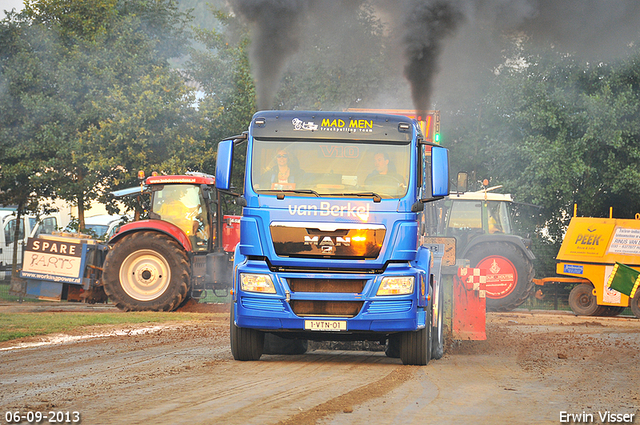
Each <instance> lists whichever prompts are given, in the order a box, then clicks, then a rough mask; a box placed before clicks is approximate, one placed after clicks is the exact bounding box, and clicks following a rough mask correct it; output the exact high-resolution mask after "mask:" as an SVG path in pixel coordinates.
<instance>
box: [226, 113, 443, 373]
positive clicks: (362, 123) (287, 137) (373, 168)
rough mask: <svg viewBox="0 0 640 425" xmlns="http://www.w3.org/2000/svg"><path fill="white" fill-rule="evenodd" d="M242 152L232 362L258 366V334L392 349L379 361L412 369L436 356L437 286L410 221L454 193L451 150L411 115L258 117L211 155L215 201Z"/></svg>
mask: <svg viewBox="0 0 640 425" xmlns="http://www.w3.org/2000/svg"><path fill="white" fill-rule="evenodd" d="M244 143H246V146H242V144H244ZM240 149H242V150H243V151H244V149H246V164H245V176H244V187H243V190H242V195H240V198H239V200H238V202H239V203H240V204H241V205H242V207H243V208H242V217H241V220H240V243H239V244H238V245H237V247H236V251H235V254H234V265H233V268H234V275H233V289H232V294H233V301H232V305H231V313H230V327H231V337H230V340H231V351H232V353H233V356H234V358H235V359H236V360H258V359H259V358H260V357H261V356H262V354H263V352H264V347H265V335H267V337H272V336H274V335H275V336H277V337H278V338H281V339H284V340H298V341H301V340H302V341H306V340H315V341H380V342H381V343H384V342H385V341H387V354H388V355H390V356H392V357H400V358H401V360H402V362H403V363H404V364H409V365H426V364H427V363H428V362H429V360H430V359H431V358H432V355H433V356H434V357H436V358H438V357H440V356H441V355H442V349H443V348H442V346H443V340H442V339H443V338H442V302H441V297H442V289H441V285H440V283H439V279H437V278H436V277H435V276H434V275H433V273H432V270H431V263H432V255H431V252H430V251H429V249H427V248H426V247H424V246H420V245H419V236H420V235H419V219H420V217H419V216H420V214H421V212H422V211H423V210H424V203H426V202H429V201H433V200H436V199H440V198H442V197H444V196H446V195H448V194H449V159H448V151H447V149H445V148H443V147H441V146H438V145H437V144H435V143H433V141H432V140H430V138H428V137H425V136H424V135H423V134H422V133H421V131H420V127H419V125H418V123H417V122H416V121H414V120H412V119H410V118H408V117H403V116H397V115H385V114H375V113H355V112H310V111H262V112H258V113H256V114H255V115H254V116H253V118H252V120H251V123H250V125H249V130H248V132H245V133H243V134H242V135H240V136H234V137H233V138H230V139H227V140H223V141H222V142H220V144H219V147H218V158H217V164H216V187H217V188H218V189H219V190H221V191H223V193H224V191H228V192H231V191H232V190H233V189H234V188H232V186H231V176H232V164H233V157H234V151H235V152H236V153H237V151H239V150H240Z"/></svg>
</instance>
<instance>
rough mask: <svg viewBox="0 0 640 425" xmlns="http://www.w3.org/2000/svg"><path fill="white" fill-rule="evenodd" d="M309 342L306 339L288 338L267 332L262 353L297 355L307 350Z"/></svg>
mask: <svg viewBox="0 0 640 425" xmlns="http://www.w3.org/2000/svg"><path fill="white" fill-rule="evenodd" d="M308 347H309V343H308V341H307V340H306V339H287V338H282V337H280V336H278V335H274V334H271V333H267V334H265V336H264V348H263V349H262V354H285V355H296V354H304V353H306V352H307V349H308Z"/></svg>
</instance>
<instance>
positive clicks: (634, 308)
mask: <svg viewBox="0 0 640 425" xmlns="http://www.w3.org/2000/svg"><path fill="white" fill-rule="evenodd" d="M629 307H630V308H631V312H632V313H633V315H634V316H636V317H637V318H638V319H640V291H636V294H635V295H634V296H633V298H631V300H630V302H629Z"/></svg>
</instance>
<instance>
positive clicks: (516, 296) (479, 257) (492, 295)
mask: <svg viewBox="0 0 640 425" xmlns="http://www.w3.org/2000/svg"><path fill="white" fill-rule="evenodd" d="M467 258H468V259H469V262H470V263H471V267H476V268H482V269H485V270H486V271H487V283H486V294H487V311H511V310H513V309H514V308H516V307H518V306H519V305H521V304H522V303H524V302H525V301H526V300H527V298H529V295H531V294H532V293H533V292H534V289H535V287H534V286H535V285H534V283H533V277H534V270H533V263H532V262H531V260H529V258H527V256H526V255H525V254H524V252H522V250H521V249H520V248H518V247H517V246H516V245H513V244H511V243H506V242H491V243H484V244H479V245H476V246H474V247H473V248H472V249H471V251H470V252H469V253H468V255H467Z"/></svg>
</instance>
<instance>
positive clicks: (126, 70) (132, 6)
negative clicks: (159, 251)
mask: <svg viewBox="0 0 640 425" xmlns="http://www.w3.org/2000/svg"><path fill="white" fill-rule="evenodd" d="M190 19H191V18H190V15H189V14H188V13H183V12H179V11H178V9H177V6H176V4H175V3H174V2H173V1H172V0H160V1H148V0H134V1H129V0H127V1H125V0H81V1H75V0H74V1H69V0H32V1H29V2H27V5H26V7H25V11H24V12H23V13H22V14H20V15H18V16H17V17H15V18H13V19H11V18H7V19H5V20H4V21H2V28H1V29H0V31H2V33H3V34H6V35H7V37H6V38H5V37H3V42H2V45H1V46H0V49H2V50H1V51H2V53H3V54H2V58H3V59H4V60H3V63H2V73H1V75H2V80H0V81H2V84H3V86H4V87H7V88H8V89H9V90H2V91H0V96H2V97H0V102H1V103H2V105H0V108H2V109H3V110H8V111H15V112H12V113H8V114H6V115H3V117H2V118H0V119H2V120H3V122H2V124H3V125H0V128H2V129H3V133H2V134H1V136H2V142H1V143H3V145H4V146H7V148H6V149H4V150H3V152H2V153H3V156H2V160H3V169H2V171H3V176H7V178H8V179H13V180H15V179H16V176H19V175H22V174H24V175H25V176H26V177H25V178H27V179H29V181H30V182H32V183H34V184H35V182H36V181H37V182H39V184H40V186H38V187H36V186H33V185H32V187H33V190H28V191H26V193H27V194H31V193H33V194H34V196H36V197H41V196H43V195H46V194H49V193H51V194H53V195H54V196H56V197H58V198H61V199H64V200H67V201H71V202H72V203H74V204H76V205H77V206H78V212H79V219H80V227H81V228H82V227H83V220H84V209H85V205H87V204H88V203H89V202H90V201H92V200H94V199H98V198H100V199H101V200H102V201H103V202H108V197H107V195H106V194H107V193H108V192H109V191H111V190H115V189H119V188H122V187H128V186H131V185H135V184H136V183H137V181H136V177H135V176H136V175H137V170H138V169H146V170H149V171H150V169H153V170H157V171H162V172H183V171H185V170H186V169H189V168H191V169H197V168H200V167H201V165H202V161H201V158H202V148H203V146H201V145H202V144H203V143H202V138H201V137H202V134H201V125H200V124H199V118H198V117H197V116H196V112H195V110H194V109H193V108H192V103H193V102H194V99H195V98H194V95H193V92H192V90H191V89H188V88H187V87H186V84H185V81H184V78H183V77H182V76H181V74H180V73H178V72H177V71H175V70H173V69H171V68H170V66H169V62H168V59H170V58H172V57H176V56H179V55H182V54H183V52H184V50H185V48H186V43H187V42H188V40H189V37H190V34H189V31H187V25H188V22H189V20H190ZM198 138H199V139H198ZM10 147H13V148H14V149H16V150H17V151H18V152H21V153H22V155H23V156H24V158H19V159H13V158H12V156H11V151H10V150H11V148H10ZM40 158H42V161H40V162H38V163H35V162H34V161H35V160H37V159H40ZM5 163H7V164H6V165H5ZM12 164H13V165H14V166H15V167H21V169H20V170H13V169H11V166H12ZM8 172H10V174H7V173H8ZM20 173H22V174H20ZM23 180H24V178H22V179H21V180H20V181H21V182H22V181H23ZM45 184H47V185H48V186H46V187H45V186H44V185H45ZM21 185H22V188H24V187H26V186H24V184H23V183H21ZM3 187H6V186H3ZM44 188H47V189H48V190H49V192H47V193H45V191H44Z"/></svg>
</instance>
